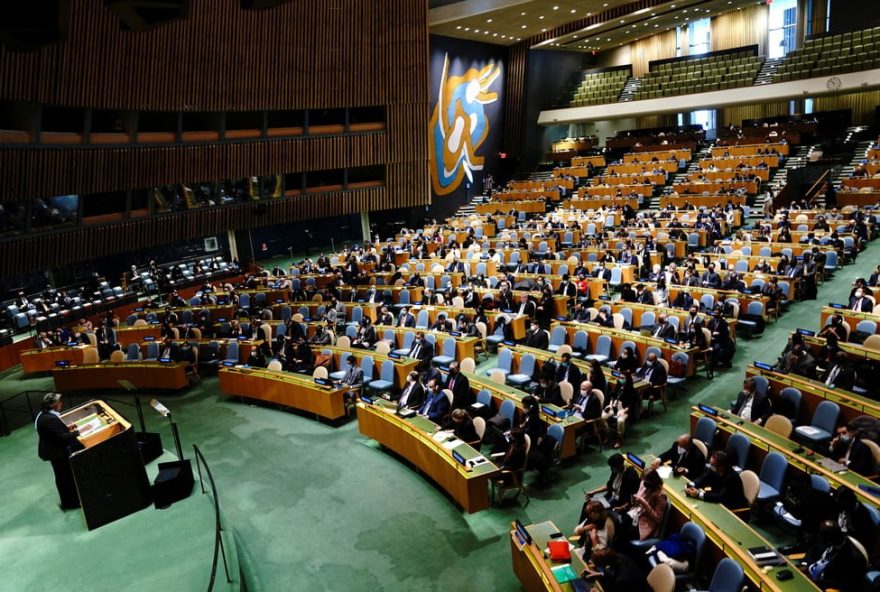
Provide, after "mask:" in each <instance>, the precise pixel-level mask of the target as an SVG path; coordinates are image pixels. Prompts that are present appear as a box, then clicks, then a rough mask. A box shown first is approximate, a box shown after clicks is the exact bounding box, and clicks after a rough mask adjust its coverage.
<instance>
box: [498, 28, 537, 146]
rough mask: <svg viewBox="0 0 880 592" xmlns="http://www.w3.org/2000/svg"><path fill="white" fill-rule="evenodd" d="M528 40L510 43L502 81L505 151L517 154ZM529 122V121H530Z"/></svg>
mask: <svg viewBox="0 0 880 592" xmlns="http://www.w3.org/2000/svg"><path fill="white" fill-rule="evenodd" d="M529 47H530V43H529V42H528V41H522V42H520V43H517V44H516V45H511V46H510V47H509V48H508V52H507V77H506V80H505V83H504V138H503V147H504V151H505V152H510V153H511V154H515V155H517V156H518V155H519V152H520V147H521V144H522V135H523V123H524V122H523V118H524V117H525V114H524V109H525V100H526V99H525V93H526V72H527V70H528V61H529ZM530 123H531V122H530Z"/></svg>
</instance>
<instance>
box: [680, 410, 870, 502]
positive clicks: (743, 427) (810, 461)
mask: <svg viewBox="0 0 880 592" xmlns="http://www.w3.org/2000/svg"><path fill="white" fill-rule="evenodd" d="M713 409H714V408H713ZM714 411H715V413H708V412H707V411H704V410H703V409H701V408H700V407H693V408H691V433H693V431H694V429H695V427H696V425H697V422H698V421H699V420H700V418H703V417H708V418H710V419H712V420H713V421H715V424H716V425H717V426H718V433H717V434H716V441H715V442H714V443H713V448H717V449H720V450H724V449H725V446H726V445H727V440H728V439H729V438H730V436H732V435H733V434H737V433H740V434H743V435H744V436H746V437H747V438H748V439H749V441H750V442H751V443H752V445H751V447H750V449H749V450H750V454H749V463H748V465H747V466H745V467H741V468H743V469H747V468H752V469H753V470H754V471H755V473H760V467H761V465H762V463H763V462H764V457H765V456H767V454H768V453H769V452H778V453H780V454H782V455H783V456H784V457H785V458H786V460H788V465H789V467H790V468H793V469H794V470H797V471H800V472H801V473H803V474H805V475H814V474H815V475H821V476H822V477H824V478H825V479H827V480H828V482H829V483H830V484H831V486H832V487H834V488H835V489H836V488H838V487H848V488H849V489H852V491H853V493H855V494H856V496H857V497H859V498H860V499H862V500H863V501H866V502H868V503H870V504H873V505H878V504H880V497H878V496H876V495H874V494H872V493H869V492H868V491H865V490H864V489H862V488H861V487H860V485H865V486H869V487H872V488H874V487H876V486H877V484H876V483H874V482H873V481H871V480H870V479H868V478H867V477H863V476H861V475H859V474H858V473H854V472H853V471H840V472H834V471H830V470H828V469H826V468H825V467H824V466H822V465H821V464H819V462H818V461H820V460H821V459H822V458H823V457H822V455H820V454H817V453H815V452H813V451H810V450H807V449H805V448H804V447H803V446H802V445H800V444H798V443H797V442H794V441H792V440H789V439H788V438H784V437H782V436H781V435H779V434H777V433H776V432H771V431H770V430H768V429H767V428H765V427H763V426H759V425H757V424H755V423H752V422H750V421H742V420H741V419H740V418H739V417H737V416H735V415H734V416H732V417H731V416H730V415H728V414H727V413H726V412H725V411H724V410H721V409H714ZM719 437H720V442H719V441H718V440H717V438H719Z"/></svg>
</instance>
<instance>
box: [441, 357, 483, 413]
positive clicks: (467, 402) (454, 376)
mask: <svg viewBox="0 0 880 592" xmlns="http://www.w3.org/2000/svg"><path fill="white" fill-rule="evenodd" d="M445 388H448V389H449V390H451V391H452V408H453V409H467V408H468V407H470V406H471V405H472V404H473V403H474V402H476V400H477V398H476V396H474V394H473V393H472V392H471V383H470V381H469V380H468V377H467V376H465V375H464V374H462V373H461V372H460V371H459V366H458V362H452V363H451V364H449V376H448V377H447V378H446V386H445Z"/></svg>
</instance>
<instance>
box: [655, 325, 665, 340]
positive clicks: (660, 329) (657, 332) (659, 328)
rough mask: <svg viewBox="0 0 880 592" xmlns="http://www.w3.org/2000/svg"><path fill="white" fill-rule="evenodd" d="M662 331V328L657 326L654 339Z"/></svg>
mask: <svg viewBox="0 0 880 592" xmlns="http://www.w3.org/2000/svg"><path fill="white" fill-rule="evenodd" d="M662 330H663V326H662V325H660V326H658V327H657V328H656V329H654V337H657V336H659V335H660V331H662Z"/></svg>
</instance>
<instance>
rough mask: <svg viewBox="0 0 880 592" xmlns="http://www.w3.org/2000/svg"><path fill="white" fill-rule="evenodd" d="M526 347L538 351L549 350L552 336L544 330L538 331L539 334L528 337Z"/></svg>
mask: <svg viewBox="0 0 880 592" xmlns="http://www.w3.org/2000/svg"><path fill="white" fill-rule="evenodd" d="M526 345H527V346H528V347H534V348H537V349H547V346H548V345H550V336H549V335H547V332H546V331H544V330H543V329H538V331H537V332H535V333H531V334H529V335H528V337H526Z"/></svg>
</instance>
